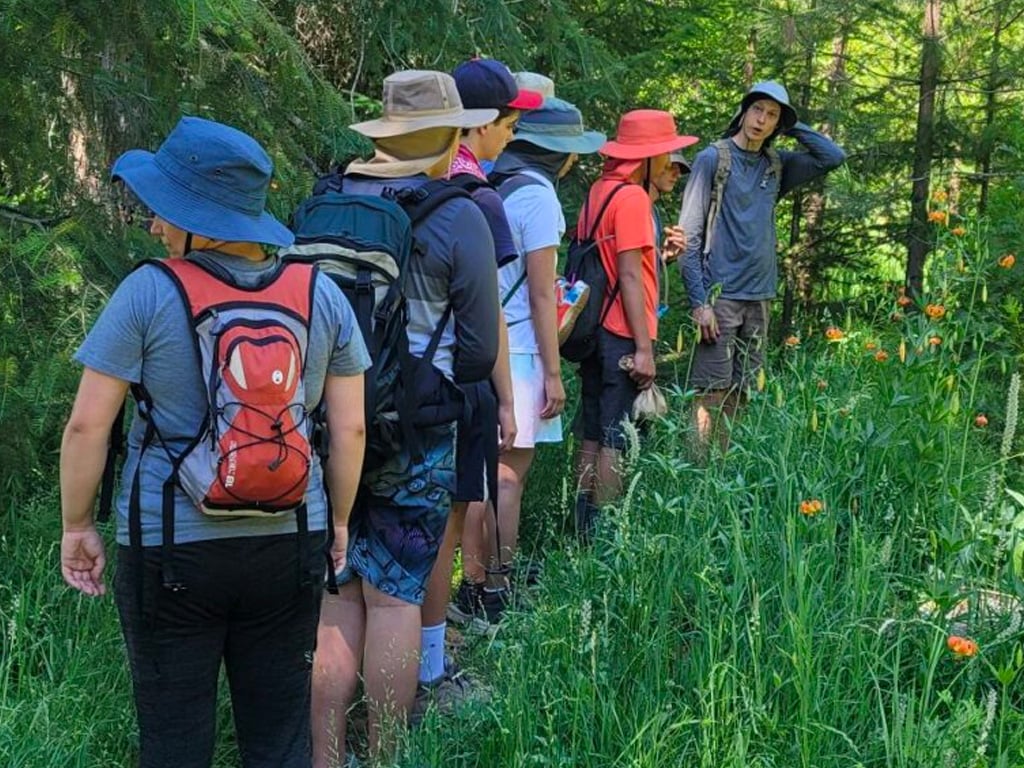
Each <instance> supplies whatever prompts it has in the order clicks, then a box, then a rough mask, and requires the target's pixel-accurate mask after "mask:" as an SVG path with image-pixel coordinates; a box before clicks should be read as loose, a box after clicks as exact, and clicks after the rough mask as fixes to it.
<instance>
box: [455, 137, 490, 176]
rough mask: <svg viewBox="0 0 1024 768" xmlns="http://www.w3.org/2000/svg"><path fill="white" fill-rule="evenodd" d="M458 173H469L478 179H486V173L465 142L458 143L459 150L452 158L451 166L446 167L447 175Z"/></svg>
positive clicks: (456, 174)
mask: <svg viewBox="0 0 1024 768" xmlns="http://www.w3.org/2000/svg"><path fill="white" fill-rule="evenodd" d="M460 173H471V174H473V175H474V176H476V177H477V178H479V179H483V180H484V181H487V174H485V173H484V171H483V169H482V168H481V167H480V163H479V161H477V159H476V155H474V154H473V150H471V149H470V148H469V147H467V146H466V145H465V144H459V151H458V153H457V154H456V155H455V159H454V160H452V167H451V168H449V169H448V177H449V178H451V177H452V176H458V175H459V174H460Z"/></svg>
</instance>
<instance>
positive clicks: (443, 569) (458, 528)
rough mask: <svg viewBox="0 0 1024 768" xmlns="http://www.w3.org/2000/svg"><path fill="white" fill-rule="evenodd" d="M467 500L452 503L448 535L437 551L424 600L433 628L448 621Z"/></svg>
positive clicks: (427, 621) (428, 624) (426, 624)
mask: <svg viewBox="0 0 1024 768" xmlns="http://www.w3.org/2000/svg"><path fill="white" fill-rule="evenodd" d="M467 506H468V504H467V502H465V501H456V502H453V503H452V511H451V514H449V515H448V522H447V523H446V524H445V527H444V538H443V539H442V540H441V547H440V549H438V551H437V560H435V561H434V568H433V570H431V571H430V581H428V582H427V596H426V599H424V601H423V626H424V627H433V626H436V625H438V624H443V623H444V615H445V611H446V610H447V608H448V600H449V598H451V592H452V570H453V569H454V567H455V550H456V548H457V547H458V546H459V540H460V539H461V538H462V533H463V529H464V527H465V524H466V507H467Z"/></svg>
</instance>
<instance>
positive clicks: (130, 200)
mask: <svg viewBox="0 0 1024 768" xmlns="http://www.w3.org/2000/svg"><path fill="white" fill-rule="evenodd" d="M117 211H118V214H119V215H120V218H121V221H123V222H124V223H125V225H126V226H129V227H133V226H138V227H140V228H142V230H143V231H145V232H148V231H149V228H150V225H151V224H152V223H153V217H154V214H153V211H152V210H150V208H149V206H147V205H146V204H145V203H144V202H142V200H141V199H140V198H139V196H138V195H136V194H135V193H134V192H132V190H131V189H130V188H129V187H128V185H127V184H124V183H123V182H122V183H121V184H120V185H119V193H118V196H117Z"/></svg>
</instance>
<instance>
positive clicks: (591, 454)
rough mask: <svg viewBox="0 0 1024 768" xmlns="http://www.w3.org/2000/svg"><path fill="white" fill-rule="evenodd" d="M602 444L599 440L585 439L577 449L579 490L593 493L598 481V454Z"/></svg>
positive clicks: (577, 482) (577, 481) (577, 484)
mask: <svg viewBox="0 0 1024 768" xmlns="http://www.w3.org/2000/svg"><path fill="white" fill-rule="evenodd" d="M600 450H601V444H600V443H599V442H598V441H597V440H583V441H581V442H580V447H579V449H578V450H577V451H576V488H577V492H583V493H586V494H592V493H593V491H594V485H595V483H596V481H597V455H598V453H599V452H600Z"/></svg>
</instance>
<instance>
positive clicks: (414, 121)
mask: <svg viewBox="0 0 1024 768" xmlns="http://www.w3.org/2000/svg"><path fill="white" fill-rule="evenodd" d="M497 118H498V110H496V109H463V110H461V111H459V112H449V113H447V114H444V115H428V116H424V117H416V118H411V119H408V120H404V119H400V120H396V119H394V118H387V117H378V118H377V119H376V120H366V121H364V122H362V123H356V124H355V125H350V126H349V128H350V129H352V130H353V131H355V132H356V133H359V134H362V135H363V136H366V137H367V138H369V139H389V138H391V137H392V136H405V135H406V134H409V133H416V131H425V130H426V129H428V128H479V127H480V126H481V125H487V124H488V123H493V122H494V121H495V120H497Z"/></svg>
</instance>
